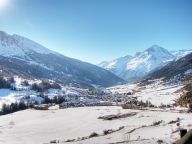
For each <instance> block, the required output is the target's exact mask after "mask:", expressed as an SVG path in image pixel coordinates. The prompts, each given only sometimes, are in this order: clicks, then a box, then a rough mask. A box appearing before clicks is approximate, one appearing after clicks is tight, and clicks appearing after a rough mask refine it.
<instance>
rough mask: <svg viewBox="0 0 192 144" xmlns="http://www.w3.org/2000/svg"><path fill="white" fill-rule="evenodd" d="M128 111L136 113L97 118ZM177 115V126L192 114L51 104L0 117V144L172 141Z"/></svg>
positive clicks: (186, 123)
mask: <svg viewBox="0 0 192 144" xmlns="http://www.w3.org/2000/svg"><path fill="white" fill-rule="evenodd" d="M128 112H137V114H136V115H134V116H131V117H127V118H122V119H116V120H110V121H107V120H102V119H98V117H99V116H104V115H109V114H118V113H128ZM178 118H179V123H180V127H181V128H187V129H190V128H192V123H191V119H192V115H191V114H188V113H181V112H180V111H179V110H173V109H164V110H163V109H149V110H129V109H122V108H121V107H117V106H111V107H106V106H103V107H80V108H68V109H58V108H57V107H52V109H50V110H48V111H38V110H32V109H29V110H24V111H19V112H16V113H13V114H8V115H4V116H1V117H0V144H1V143H2V144H26V143H27V144H45V143H50V141H52V140H57V141H59V143H69V144H71V143H75V144H84V143H85V144H108V143H118V142H121V143H132V144H134V143H142V144H143V143H152V144H154V143H157V141H163V142H164V143H172V142H174V141H176V140H177V139H179V131H177V130H178V128H179V127H178V126H177V125H176V123H177V122H174V121H177V120H178ZM171 121H173V122H171ZM121 126H124V128H123V129H121V130H119V131H116V132H113V133H111V134H108V135H103V130H109V129H114V130H116V129H118V128H119V127H121ZM93 132H96V133H97V134H99V135H100V136H97V137H94V138H90V139H86V140H81V141H76V142H64V141H66V140H68V139H77V138H78V137H79V138H81V137H86V136H89V135H90V134H91V133H93Z"/></svg>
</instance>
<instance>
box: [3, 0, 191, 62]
mask: <svg viewBox="0 0 192 144" xmlns="http://www.w3.org/2000/svg"><path fill="white" fill-rule="evenodd" d="M1 1H7V4H6V5H5V6H4V7H3V6H1V7H0V30H3V31H6V32H7V33H10V34H13V33H16V34H19V35H22V36H25V37H28V38H30V39H32V40H34V41H36V42H38V43H41V44H42V45H44V46H46V47H47V48H49V49H52V50H54V51H57V52H60V53H62V54H64V55H66V56H69V57H73V58H77V59H80V60H83V61H87V62H91V63H94V64H97V63H99V62H101V61H103V60H111V59H114V58H117V57H121V56H125V55H128V54H131V55H133V54H134V53H135V52H138V51H142V50H144V49H146V48H148V47H150V46H151V45H153V44H157V45H160V46H163V47H165V48H167V49H169V50H177V49H189V48H192V1H191V0H0V5H1Z"/></svg>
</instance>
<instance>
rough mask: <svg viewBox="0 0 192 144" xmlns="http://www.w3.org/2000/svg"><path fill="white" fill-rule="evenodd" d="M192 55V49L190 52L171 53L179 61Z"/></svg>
mask: <svg viewBox="0 0 192 144" xmlns="http://www.w3.org/2000/svg"><path fill="white" fill-rule="evenodd" d="M190 53H192V49H188V50H178V51H171V54H172V55H174V56H175V57H176V60H177V59H180V58H182V57H184V56H186V55H188V54H190Z"/></svg>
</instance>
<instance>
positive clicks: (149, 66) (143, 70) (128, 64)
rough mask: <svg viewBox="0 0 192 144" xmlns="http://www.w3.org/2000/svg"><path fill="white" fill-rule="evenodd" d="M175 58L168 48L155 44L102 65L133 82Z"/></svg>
mask: <svg viewBox="0 0 192 144" xmlns="http://www.w3.org/2000/svg"><path fill="white" fill-rule="evenodd" d="M174 58H175V57H174V55H172V54H171V53H170V52H168V51H167V50H166V49H164V48H162V47H160V46H157V45H153V46H151V47H150V48H148V49H146V50H145V51H144V52H138V53H136V54H135V56H133V57H131V56H126V57H123V58H120V59H116V60H113V61H111V62H108V63H105V65H100V66H102V67H103V68H105V69H107V70H110V71H111V72H113V73H114V74H116V75H118V76H119V77H121V78H123V79H125V80H127V81H129V82H131V81H134V80H137V79H138V78H141V77H142V76H144V75H146V74H147V73H149V72H150V71H152V70H154V69H155V68H157V67H158V66H160V65H161V64H163V63H166V62H168V61H170V60H173V59H174Z"/></svg>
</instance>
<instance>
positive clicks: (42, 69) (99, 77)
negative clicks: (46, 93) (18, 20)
mask: <svg viewBox="0 0 192 144" xmlns="http://www.w3.org/2000/svg"><path fill="white" fill-rule="evenodd" d="M0 70H3V71H7V72H9V73H12V74H16V75H22V76H26V77H33V78H38V79H51V80H54V81H57V82H61V83H64V84H75V85H78V86H79V85H81V86H93V85H94V86H110V85H115V84H118V83H121V82H123V80H122V79H120V78H119V77H117V76H116V75H114V74H113V73H111V72H109V71H107V70H105V69H103V68H100V67H98V66H95V65H92V64H89V63H86V62H82V61H79V60H76V59H72V58H69V57H66V56H63V55H61V54H59V53H56V52H53V51H51V50H49V49H47V48H45V47H44V46H42V45H40V44H37V43H36V42H34V41H31V40H29V39H27V38H24V37H21V36H18V35H9V34H7V33H5V32H3V31H0Z"/></svg>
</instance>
